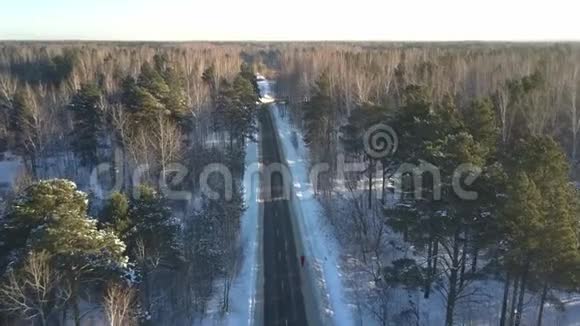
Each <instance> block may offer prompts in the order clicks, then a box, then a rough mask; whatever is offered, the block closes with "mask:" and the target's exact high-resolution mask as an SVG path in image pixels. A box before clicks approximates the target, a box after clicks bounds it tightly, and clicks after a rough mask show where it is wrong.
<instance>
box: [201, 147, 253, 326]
mask: <svg viewBox="0 0 580 326" xmlns="http://www.w3.org/2000/svg"><path fill="white" fill-rule="evenodd" d="M258 148H259V145H258V143H256V142H248V144H247V146H246V158H245V171H244V178H243V188H244V204H245V207H246V210H245V212H244V214H243V215H242V217H241V220H240V223H241V225H240V240H239V241H240V247H241V248H242V252H243V254H242V255H243V256H242V262H241V268H240V270H239V272H238V274H237V275H236V277H235V279H234V282H233V285H232V288H231V290H230V311H229V312H228V313H227V314H226V315H225V316H219V303H220V301H221V299H222V298H221V291H215V294H214V297H213V298H212V300H211V302H210V304H209V306H210V307H211V310H212V311H210V312H209V314H210V318H209V319H207V320H205V321H204V322H203V324H204V325H228V326H239V325H259V322H257V321H256V318H259V317H260V316H259V315H260V313H259V311H258V312H257V311H256V310H257V309H259V308H260V307H259V304H258V303H257V300H256V299H257V298H259V293H258V291H260V288H259V286H261V285H260V284H259V278H260V275H259V271H260V264H261V260H260V258H261V257H260V253H261V251H260V239H261V237H260V228H261V223H260V217H261V212H260V205H259V202H258V197H257V196H258V194H259V190H260V189H259V188H260V184H259V174H258V172H259V165H258V162H259V160H258ZM211 315H213V316H211Z"/></svg>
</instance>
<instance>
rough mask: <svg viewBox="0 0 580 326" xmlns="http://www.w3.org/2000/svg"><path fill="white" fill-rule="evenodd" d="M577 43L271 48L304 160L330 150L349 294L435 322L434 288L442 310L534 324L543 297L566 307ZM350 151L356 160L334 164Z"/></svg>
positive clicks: (400, 318) (321, 187)
mask: <svg viewBox="0 0 580 326" xmlns="http://www.w3.org/2000/svg"><path fill="white" fill-rule="evenodd" d="M579 54H580V52H579V48H578V46H577V45H576V44H531V45H530V44H489V43H488V44H468V43H460V44H417V45H413V44H403V45H396V44H391V45H382V44H370V45H358V46H357V45H355V46H343V45H326V46H320V47H314V46H313V47H312V48H307V47H304V48H300V47H297V48H294V49H291V50H287V51H282V54H281V58H280V60H281V62H280V72H279V77H278V89H279V92H280V93H281V94H284V95H285V97H286V99H287V100H288V102H289V106H288V111H289V113H290V115H291V116H292V119H293V121H294V123H295V124H296V125H297V126H298V127H299V128H300V129H301V130H302V131H303V134H304V138H305V142H306V143H307V145H308V148H309V153H310V159H311V164H313V165H314V164H316V163H322V162H324V163H330V164H329V166H330V168H329V171H328V172H327V173H325V174H322V175H319V176H318V178H319V180H313V183H315V184H316V185H317V188H318V189H317V193H318V197H319V200H320V201H322V202H323V203H324V206H325V215H326V216H327V217H328V223H330V224H332V225H333V228H334V229H335V232H336V234H337V238H338V239H339V241H340V242H342V244H343V247H344V248H349V250H347V252H346V254H345V255H347V257H354V258H355V260H354V261H355V263H352V261H353V260H352V259H350V260H349V259H348V258H347V260H349V261H350V263H349V264H346V265H347V267H346V269H350V273H351V274H352V275H351V280H350V282H351V286H352V288H353V291H354V292H355V293H357V294H356V295H354V296H355V297H358V298H359V299H358V303H357V304H358V306H359V308H358V309H360V310H366V311H368V312H369V313H370V314H371V315H372V316H374V318H373V319H374V320H375V322H377V323H379V324H382V325H390V324H392V323H395V324H410V325H419V324H425V323H426V324H430V321H429V320H425V315H426V314H425V313H424V311H425V310H435V309H436V310H440V309H441V307H440V306H438V305H433V304H429V302H430V300H431V298H432V297H433V294H432V292H435V294H436V296H438V297H439V299H440V300H441V302H442V305H443V307H444V308H443V312H442V314H441V315H442V318H441V322H443V321H444V323H445V325H449V326H451V325H455V324H466V323H467V324H470V323H473V322H475V323H477V322H479V323H482V324H497V323H499V324H500V325H502V326H504V325H524V324H525V325H530V324H537V325H540V324H542V322H543V314H544V307H545V306H546V305H547V304H550V306H552V307H554V306H556V307H560V308H562V309H563V307H564V304H563V302H562V301H561V299H562V295H561V294H562V293H565V292H577V291H578V286H579V283H578V279H579V278H578V277H579V276H580V265H579V263H580V260H579V258H580V256H579V248H580V247H579V240H580V238H579V235H580V233H579V229H578V226H579V224H578V223H579V219H578V212H579V211H578V208H579V206H578V194H577V189H576V188H577V186H576V180H577V179H576V176H577V171H576V170H577V163H578V158H577V150H578V139H577V138H578V121H579V120H578V116H577V108H578V104H579V102H578V98H577V95H578V92H579V91H580V89H579V87H580V82H579V79H578V69H579V65H580V57H579ZM376 126H379V127H380V126H383V127H384V126H388V127H389V129H383V130H382V131H383V132H385V131H389V132H390V133H388V134H384V133H383V135H378V137H379V138H374V140H373V141H376V143H374V145H375V146H378V148H379V149H381V148H382V149H388V148H386V147H389V146H395V147H396V148H394V149H393V151H392V152H391V153H385V155H382V156H379V157H377V156H375V155H372V154H373V153H372V152H370V153H369V151H368V150H367V148H366V147H365V146H366V145H367V144H365V141H366V140H368V139H365V138H366V137H369V134H367V132H369V131H373V130H374V129H373V128H374V127H376ZM371 136H372V135H371ZM380 137H383V138H382V139H381V138H380ZM393 138H394V139H393ZM394 142H397V143H396V144H394ZM345 161H346V162H362V163H364V164H365V165H364V166H365V168H364V169H362V170H360V171H358V172H356V173H352V172H351V173H347V174H345V173H344V162H345ZM363 189H364V190H363ZM457 189H460V190H463V192H458V191H457ZM393 192H394V193H393ZM466 195H467V196H466ZM393 199H394V200H393ZM361 275H362V276H361ZM369 284H372V286H371V288H372V290H370V291H369ZM486 287H487V290H488V291H486V289H485V288H486ZM493 287H496V288H497V291H490V290H489V288H493ZM398 296H399V299H397V297H398ZM400 297H402V298H405V299H400ZM406 298H408V299H406ZM483 302H485V303H486V304H482V303H483ZM494 302H496V303H495V304H494ZM490 306H492V307H490ZM524 314H525V315H526V316H524ZM432 322H435V323H436V324H437V323H438V322H437V321H432ZM552 322H553V323H555V321H552Z"/></svg>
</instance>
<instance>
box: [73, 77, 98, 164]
mask: <svg viewBox="0 0 580 326" xmlns="http://www.w3.org/2000/svg"><path fill="white" fill-rule="evenodd" d="M101 101H102V98H101V91H100V89H99V87H98V86H97V85H96V84H85V85H83V86H82V87H81V89H80V90H79V91H78V92H77V94H75V96H74V97H73V99H72V101H71V103H70V105H69V110H70V111H71V112H72V113H73V122H74V126H73V135H72V136H71V139H72V146H73V150H74V151H75V152H76V153H77V154H78V155H79V156H80V158H81V162H82V163H83V164H84V165H87V164H95V162H96V160H97V150H98V146H99V137H100V134H99V133H100V130H101V126H102V122H103V108H102V104H101Z"/></svg>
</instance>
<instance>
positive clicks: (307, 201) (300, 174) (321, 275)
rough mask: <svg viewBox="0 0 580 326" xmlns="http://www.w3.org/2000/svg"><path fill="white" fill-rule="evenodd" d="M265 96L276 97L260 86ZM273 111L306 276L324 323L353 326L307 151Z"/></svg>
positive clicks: (274, 108)
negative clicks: (289, 179)
mask: <svg viewBox="0 0 580 326" xmlns="http://www.w3.org/2000/svg"><path fill="white" fill-rule="evenodd" d="M260 86H261V90H262V94H263V95H270V96H272V97H274V96H273V94H272V92H271V90H270V84H269V82H261V83H260ZM269 108H270V109H271V110H272V115H273V118H274V124H275V128H276V130H277V131H278V136H279V140H280V146H281V147H282V148H281V149H282V151H283V153H284V157H285V158H286V160H287V162H288V166H289V168H290V172H291V174H292V177H293V182H294V189H293V190H294V196H295V198H293V200H292V201H291V202H292V206H293V207H292V210H293V213H294V217H295V218H296V223H295V225H297V226H298V231H299V234H300V237H301V244H302V249H303V250H304V255H305V257H306V264H305V268H306V269H308V271H309V273H306V275H308V276H309V277H311V278H312V279H311V280H310V281H311V282H310V284H314V285H315V288H313V289H312V290H313V291H312V292H313V294H314V295H315V299H316V301H318V302H317V304H318V307H319V308H320V310H321V312H322V313H323V316H321V318H322V322H323V323H324V324H328V325H353V324H354V321H353V316H352V307H351V305H349V303H348V302H347V301H348V300H347V296H346V295H345V292H344V288H343V280H342V274H341V270H340V265H339V262H340V246H339V244H338V241H337V240H336V238H335V237H334V235H333V232H332V230H331V228H330V226H329V225H328V224H327V223H326V220H325V219H324V218H323V216H322V207H321V205H320V203H319V202H318V201H317V199H316V198H315V197H314V191H313V187H312V184H311V182H310V179H309V175H310V173H309V171H310V169H309V168H310V163H309V160H308V157H309V155H308V150H307V148H306V146H305V144H304V142H303V140H302V135H301V134H300V132H299V131H298V130H295V128H293V126H292V125H291V124H290V122H289V120H288V119H286V117H285V116H284V112H283V109H282V108H281V107H279V106H278V105H276V104H273V105H271V106H270V107H269Z"/></svg>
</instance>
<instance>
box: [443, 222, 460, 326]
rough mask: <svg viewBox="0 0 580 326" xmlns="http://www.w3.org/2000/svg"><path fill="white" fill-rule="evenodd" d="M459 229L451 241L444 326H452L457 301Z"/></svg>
mask: <svg viewBox="0 0 580 326" xmlns="http://www.w3.org/2000/svg"><path fill="white" fill-rule="evenodd" d="M459 235H460V232H459V229H458V230H457V231H455V236H454V239H453V255H452V257H451V271H450V273H449V291H448V294H447V310H446V312H445V325H446V326H453V314H454V311H455V303H456V301H457V292H458V291H457V281H458V280H457V278H458V277H459V275H458V274H459V267H460V266H459Z"/></svg>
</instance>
